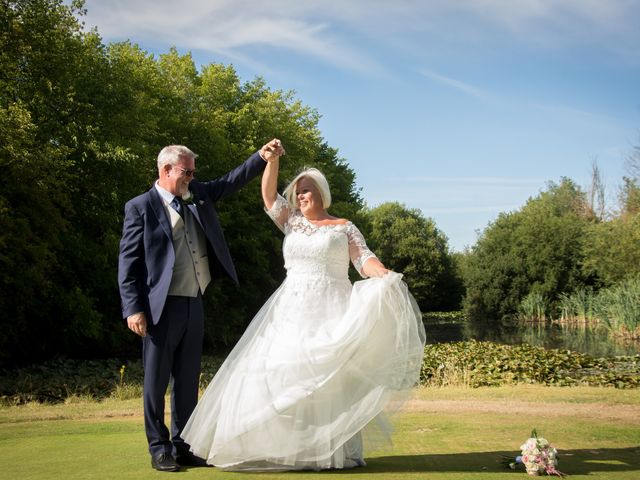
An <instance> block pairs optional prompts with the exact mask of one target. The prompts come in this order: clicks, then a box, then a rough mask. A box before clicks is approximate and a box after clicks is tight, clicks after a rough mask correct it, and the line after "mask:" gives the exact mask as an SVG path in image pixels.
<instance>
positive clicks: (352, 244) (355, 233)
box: [347, 223, 377, 278]
mask: <svg viewBox="0 0 640 480" xmlns="http://www.w3.org/2000/svg"><path fill="white" fill-rule="evenodd" d="M347 237H348V238H349V258H351V262H353V266H354V267H356V270H358V273H359V274H360V276H362V277H363V278H366V275H365V274H364V272H363V271H362V266H363V265H364V262H366V261H367V260H369V259H370V258H371V257H374V258H377V257H376V256H375V255H374V253H373V252H372V251H371V250H369V248H368V247H367V243H366V242H365V240H364V236H363V235H362V233H360V230H358V227H356V226H355V225H354V224H353V223H349V226H348V227H347Z"/></svg>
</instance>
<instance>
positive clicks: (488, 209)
mask: <svg viewBox="0 0 640 480" xmlns="http://www.w3.org/2000/svg"><path fill="white" fill-rule="evenodd" d="M521 207H522V205H495V206H482V207H472V206H467V207H442V208H421V210H422V213H424V214H425V215H438V214H445V213H446V214H451V215H455V214H467V213H493V214H498V213H500V212H510V211H513V210H517V209H519V208H521Z"/></svg>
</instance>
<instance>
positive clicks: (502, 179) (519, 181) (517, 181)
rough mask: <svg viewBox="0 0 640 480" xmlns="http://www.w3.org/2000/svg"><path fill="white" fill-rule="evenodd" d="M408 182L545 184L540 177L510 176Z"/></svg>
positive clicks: (424, 178) (435, 178)
mask: <svg viewBox="0 0 640 480" xmlns="http://www.w3.org/2000/svg"><path fill="white" fill-rule="evenodd" d="M403 180H404V181H406V182H419V183H437V184H443V183H446V184H457V185H483V186H484V185H504V186H508V185H524V186H535V185H542V184H544V180H542V179H539V178H509V177H407V178H405V179H403Z"/></svg>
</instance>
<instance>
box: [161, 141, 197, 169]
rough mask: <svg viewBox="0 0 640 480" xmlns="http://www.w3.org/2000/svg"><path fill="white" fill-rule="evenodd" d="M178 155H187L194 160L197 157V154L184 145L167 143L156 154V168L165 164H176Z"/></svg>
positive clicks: (178, 158)
mask: <svg viewBox="0 0 640 480" xmlns="http://www.w3.org/2000/svg"><path fill="white" fill-rule="evenodd" d="M180 157H188V158H192V159H194V160H195V159H196V158H198V154H196V153H193V152H192V151H191V150H189V149H188V148H187V147H185V146H184V145H169V146H167V147H164V148H163V149H162V150H160V153H159V154H158V170H160V169H161V168H162V167H163V166H165V165H166V164H169V165H177V164H178V161H179V160H180Z"/></svg>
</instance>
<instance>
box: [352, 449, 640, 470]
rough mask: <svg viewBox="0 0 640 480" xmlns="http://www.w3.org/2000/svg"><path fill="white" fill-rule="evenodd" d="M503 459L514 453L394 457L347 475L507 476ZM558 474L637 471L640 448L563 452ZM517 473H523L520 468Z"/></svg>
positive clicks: (371, 462)
mask: <svg viewBox="0 0 640 480" xmlns="http://www.w3.org/2000/svg"><path fill="white" fill-rule="evenodd" d="M503 455H509V456H511V455H513V456H514V457H515V455H516V453H514V452H505V451H502V452H501V451H497V452H471V453H448V454H426V455H398V456H389V457H371V458H368V459H367V467H365V468H363V469H355V470H352V471H350V472H349V473H350V474H358V473H361V474H364V475H368V474H371V473H381V472H479V471H486V472H493V473H499V472H504V473H510V472H511V470H510V469H509V468H508V467H506V466H504V465H503V464H502V463H501V459H502V456H503ZM558 458H559V465H558V469H559V470H560V471H561V472H564V473H567V474H569V475H587V474H590V473H596V472H629V471H635V470H639V471H640V445H639V446H636V447H630V448H598V449H584V450H563V451H561V452H559V453H558ZM518 469H519V470H521V471H522V472H524V467H523V466H522V465H519V466H518Z"/></svg>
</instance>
